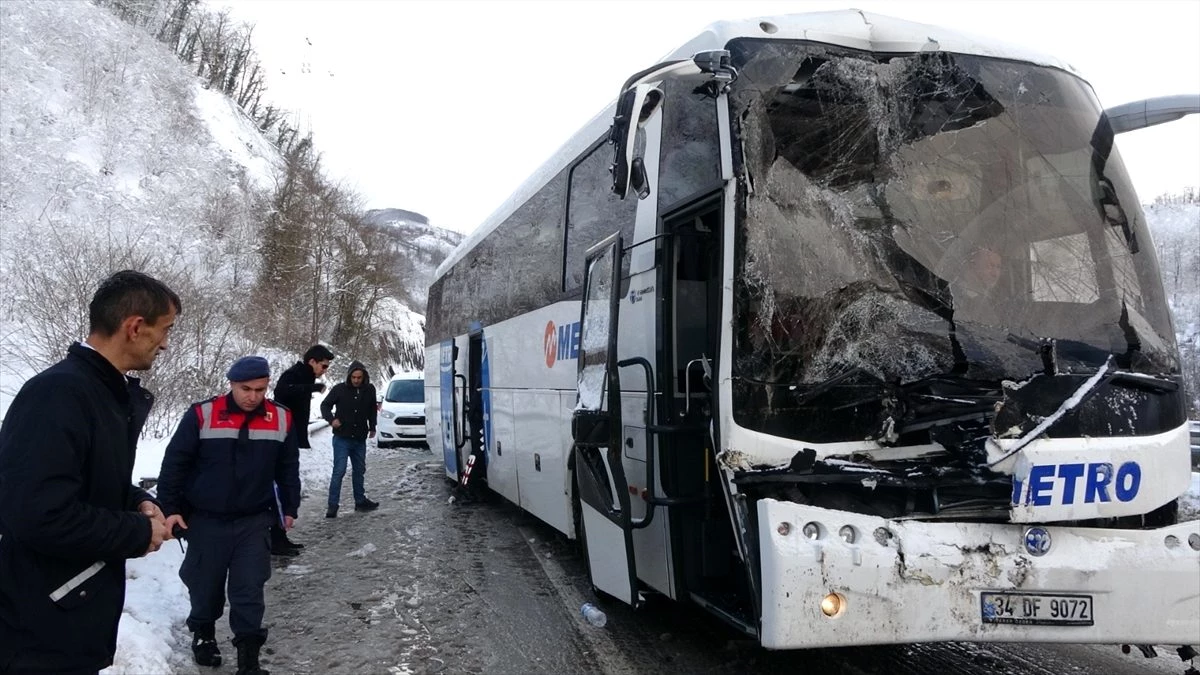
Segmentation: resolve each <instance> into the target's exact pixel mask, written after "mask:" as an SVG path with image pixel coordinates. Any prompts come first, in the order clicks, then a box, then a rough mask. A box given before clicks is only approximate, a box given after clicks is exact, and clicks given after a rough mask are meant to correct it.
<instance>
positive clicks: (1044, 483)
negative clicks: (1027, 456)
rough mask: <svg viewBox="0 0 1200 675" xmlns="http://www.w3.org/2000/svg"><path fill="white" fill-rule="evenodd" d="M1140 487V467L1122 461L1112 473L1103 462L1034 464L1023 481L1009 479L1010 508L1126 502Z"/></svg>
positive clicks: (1110, 467) (1111, 467)
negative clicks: (1113, 500) (1010, 481)
mask: <svg viewBox="0 0 1200 675" xmlns="http://www.w3.org/2000/svg"><path fill="white" fill-rule="evenodd" d="M1056 479H1057V480H1056ZM1141 486H1142V467H1141V466H1139V465H1138V463H1137V462H1125V463H1124V464H1122V465H1121V466H1120V468H1118V469H1117V470H1116V472H1115V473H1114V472H1113V465H1112V464H1109V463H1107V462H1092V463H1090V464H1084V463H1082V462H1078V463H1071V464H1035V465H1034V466H1033V467H1032V468H1031V469H1030V470H1029V476H1028V478H1027V481H1022V480H1020V479H1018V478H1016V477H1015V476H1014V477H1013V491H1012V503H1013V504H1014V505H1026V506H1028V505H1032V506H1053V505H1055V504H1061V505H1064V506H1065V505H1070V504H1075V503H1085V504H1094V503H1096V502H1111V501H1112V498H1113V497H1114V496H1115V497H1116V498H1117V501H1121V502H1128V501H1132V500H1133V498H1134V497H1137V494H1138V490H1139V489H1140V488H1141Z"/></svg>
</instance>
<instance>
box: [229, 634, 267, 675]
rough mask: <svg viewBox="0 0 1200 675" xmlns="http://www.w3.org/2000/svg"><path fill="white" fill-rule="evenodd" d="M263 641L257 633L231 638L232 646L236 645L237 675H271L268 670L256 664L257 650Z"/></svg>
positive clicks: (260, 647)
mask: <svg viewBox="0 0 1200 675" xmlns="http://www.w3.org/2000/svg"><path fill="white" fill-rule="evenodd" d="M265 641H266V640H265V638H262V637H260V636H258V635H252V636H247V637H244V638H234V639H233V646H234V647H237V653H238V669H237V675H271V672H270V671H268V670H263V669H262V668H260V667H259V665H258V650H260V649H262V646H263V642H265Z"/></svg>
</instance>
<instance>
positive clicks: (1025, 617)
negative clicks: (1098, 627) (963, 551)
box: [979, 591, 1094, 626]
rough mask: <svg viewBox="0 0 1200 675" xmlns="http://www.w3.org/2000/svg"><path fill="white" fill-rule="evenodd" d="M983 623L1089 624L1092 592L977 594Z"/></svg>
mask: <svg viewBox="0 0 1200 675" xmlns="http://www.w3.org/2000/svg"><path fill="white" fill-rule="evenodd" d="M979 599H980V604H981V606H982V615H983V622H984V623H1009V624H1018V625H1022V626H1091V625H1092V624H1093V623H1094V617H1093V615H1092V596H1090V595H1057V594H1051V593H993V592H988V591H984V592H983V593H981V594H980V598H979Z"/></svg>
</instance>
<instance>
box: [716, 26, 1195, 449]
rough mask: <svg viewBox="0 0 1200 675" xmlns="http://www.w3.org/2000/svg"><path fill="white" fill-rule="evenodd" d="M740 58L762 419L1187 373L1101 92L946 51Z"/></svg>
mask: <svg viewBox="0 0 1200 675" xmlns="http://www.w3.org/2000/svg"><path fill="white" fill-rule="evenodd" d="M729 48H730V51H731V53H732V55H733V60H734V65H735V66H736V68H737V70H738V73H739V77H738V79H737V81H736V82H735V84H734V85H733V88H732V90H731V92H730V107H731V118H732V119H733V123H734V132H735V134H736V135H737V138H738V142H739V146H740V151H741V153H742V156H741V160H742V169H743V171H744V175H743V178H744V181H743V184H742V185H741V186H740V189H741V193H740V196H741V198H740V200H739V218H740V220H741V223H742V226H741V227H740V228H739V230H738V240H737V243H736V248H735V261H736V262H735V264H736V265H737V268H736V269H735V270H734V275H733V277H734V279H735V300H734V303H735V306H734V311H735V345H734V364H733V368H734V374H735V383H736V384H737V386H738V389H737V391H738V392H739V395H740V396H742V397H743V401H745V397H750V400H751V401H753V402H757V403H758V404H759V405H758V408H760V409H761V408H762V407H763V406H764V405H765V406H766V407H767V408H770V407H771V405H773V404H772V403H771V401H772V400H773V399H774V398H775V397H777V396H780V395H781V392H791V393H790V394H789V395H790V396H792V397H800V398H803V399H805V400H808V399H810V398H812V397H813V396H817V395H828V396H833V397H834V399H835V401H842V402H843V403H844V404H845V406H847V407H853V406H855V405H857V404H858V403H861V401H862V400H866V399H871V398H876V399H878V398H882V397H883V393H882V390H883V389H884V388H887V387H890V388H892V389H893V390H894V389H895V388H896V387H905V386H910V385H911V384H912V383H914V382H929V381H931V380H932V379H939V378H940V379H941V380H942V381H945V380H946V378H953V380H954V381H955V382H956V383H957V384H955V385H954V387H953V389H954V391H953V392H952V395H951V396H950V398H951V399H952V400H955V401H962V402H963V403H962V405H964V406H966V407H971V406H976V407H985V406H987V405H990V403H991V402H994V401H995V400H998V396H999V394H998V393H997V386H998V385H999V383H1000V382H1001V381H1003V380H1017V381H1022V380H1025V379H1028V378H1029V377H1031V376H1033V375H1035V374H1037V373H1049V374H1064V373H1065V374H1080V375H1082V374H1086V373H1092V372H1095V371H1096V370H1097V369H1098V368H1100V367H1102V366H1104V365H1105V364H1106V363H1110V362H1111V363H1112V364H1113V367H1114V368H1119V369H1122V370H1125V371H1133V372H1140V373H1147V374H1158V375H1161V374H1170V373H1176V372H1177V371H1178V364H1177V356H1176V350H1175V344H1174V338H1173V331H1172V329H1171V325H1170V319H1169V316H1168V314H1167V308H1166V304H1165V301H1164V299H1163V297H1162V286H1161V282H1160V281H1159V273H1158V265H1157V262H1156V261H1155V259H1154V254H1153V247H1152V246H1150V241H1149V235H1148V234H1147V231H1146V226H1145V223H1144V221H1143V216H1142V212H1141V208H1140V207H1139V206H1138V203H1137V198H1136V196H1135V194H1134V192H1133V190H1132V188H1131V186H1130V182H1129V179H1128V176H1127V175H1126V173H1125V169H1124V166H1123V164H1122V162H1121V160H1120V158H1119V156H1118V155H1117V153H1116V151H1115V149H1113V148H1112V136H1111V133H1107V134H1106V133H1105V131H1106V127H1101V129H1100V130H1099V131H1098V130H1097V126H1098V122H1099V121H1100V108H1099V105H1098V104H1097V102H1096V100H1095V98H1094V95H1093V93H1092V91H1091V89H1090V87H1089V86H1088V85H1087V84H1086V83H1084V82H1083V81H1081V80H1079V79H1078V78H1076V77H1074V76H1072V75H1070V74H1068V73H1065V72H1063V71H1061V70H1057V69H1052V68H1046V67H1041V66H1036V65H1032V64H1028V63H1019V62H1012V61H1003V60H997V59H989V58H984V57H978V56H965V55H959V54H948V53H944V52H925V53H921V54H913V55H879V54H870V53H864V52H856V51H850V50H841V49H834V48H830V47H828V46H825V45H812V44H804V43H797V42H776V41H762V40H737V41H734V42H732V43H730V45H729ZM964 382H966V383H971V382H975V383H978V386H966V387H965V388H964V385H963V384H962V383H964ZM933 389H937V388H936V387H934V388H933ZM923 391H924V395H927V396H935V397H937V396H938V394H937V392H936V391H932V390H930V389H926V390H923ZM738 408H742V409H746V410H753V409H754V408H755V406H754V404H753V403H752V404H751V405H742V406H735V409H738ZM747 414H751V415H752V414H753V413H747ZM739 422H743V423H744V422H745V420H739ZM850 426H851V428H849V429H847V430H846V431H845V432H844V433H845V434H846V435H848V436H849V437H855V438H859V439H861V438H862V437H863V434H862V433H859V430H856V429H854V428H852V427H853V425H850ZM855 434H858V435H857V436H855Z"/></svg>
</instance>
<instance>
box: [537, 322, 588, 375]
mask: <svg viewBox="0 0 1200 675" xmlns="http://www.w3.org/2000/svg"><path fill="white" fill-rule="evenodd" d="M542 352H543V353H544V354H545V356H546V367H547V368H553V367H554V364H555V363H557V362H559V361H561V360H566V359H577V358H579V322H578V321H576V322H574V323H568V324H566V325H563V326H558V327H557V328H556V327H555V326H554V322H553V321H547V322H546V332H545V333H544V334H543V335H542Z"/></svg>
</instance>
